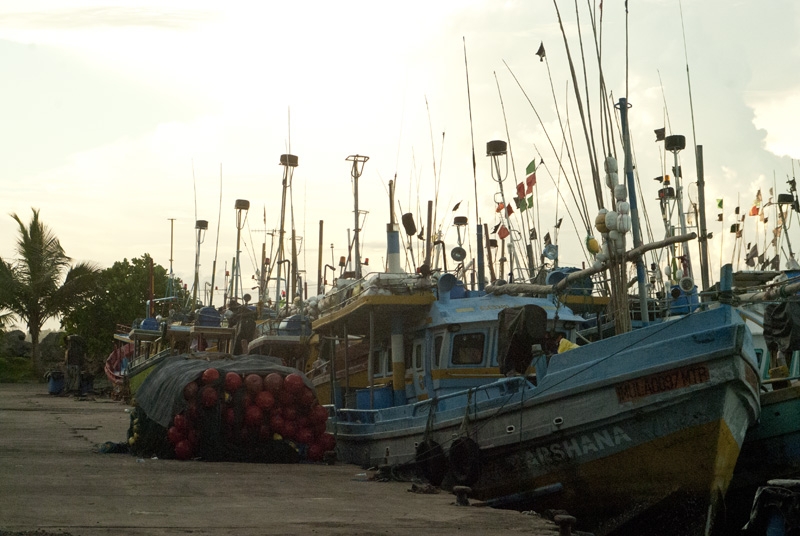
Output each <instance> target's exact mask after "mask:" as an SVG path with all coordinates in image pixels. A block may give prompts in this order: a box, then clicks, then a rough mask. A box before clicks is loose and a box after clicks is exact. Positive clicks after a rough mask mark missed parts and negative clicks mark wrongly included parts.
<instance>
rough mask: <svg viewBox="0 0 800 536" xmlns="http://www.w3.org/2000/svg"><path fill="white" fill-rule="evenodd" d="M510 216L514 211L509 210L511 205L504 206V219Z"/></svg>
mask: <svg viewBox="0 0 800 536" xmlns="http://www.w3.org/2000/svg"><path fill="white" fill-rule="evenodd" d="M512 214H514V209H513V208H511V205H506V217H509V216H511V215H512Z"/></svg>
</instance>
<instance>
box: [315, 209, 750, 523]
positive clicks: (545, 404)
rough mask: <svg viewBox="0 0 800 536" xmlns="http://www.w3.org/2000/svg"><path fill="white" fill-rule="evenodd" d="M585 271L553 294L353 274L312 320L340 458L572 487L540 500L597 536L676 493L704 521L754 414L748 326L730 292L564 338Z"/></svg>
mask: <svg viewBox="0 0 800 536" xmlns="http://www.w3.org/2000/svg"><path fill="white" fill-rule="evenodd" d="M388 228H389V229H390V231H389V235H388V243H389V246H388V257H389V258H390V259H391V258H392V257H393V250H394V247H393V246H392V244H394V243H396V239H395V237H393V236H392V233H393V232H396V229H397V226H396V224H390V225H389V226H388ZM395 268H396V267H395ZM591 273H593V272H592V269H589V270H586V271H584V273H581V272H575V273H571V274H569V275H568V276H567V277H565V278H563V279H562V280H561V281H560V282H559V283H558V284H556V285H550V286H546V285H544V286H543V285H539V286H538V287H542V286H543V287H545V290H549V294H547V293H545V296H544V297H542V296H539V297H533V296H524V295H521V294H522V291H523V289H524V288H525V287H526V285H525V284H505V285H504V284H498V285H494V286H493V287H489V288H487V289H486V290H479V289H478V290H476V289H470V288H467V287H466V286H465V285H464V283H463V282H462V281H459V280H458V279H456V278H455V276H454V275H453V274H448V273H439V274H422V273H417V274H405V273H402V271H399V270H391V269H390V272H389V273H386V274H379V275H372V276H367V277H366V278H363V279H360V280H353V281H347V282H344V283H342V284H341V285H340V288H339V290H338V292H336V293H333V294H332V295H331V296H329V297H328V300H327V302H325V303H323V304H322V305H321V308H320V317H319V319H317V320H315V321H314V323H313V329H314V331H315V332H316V333H317V334H319V336H320V337H321V338H322V339H324V340H326V341H328V345H327V349H326V350H323V351H322V352H321V353H320V362H319V363H317V366H316V367H315V368H314V369H313V370H312V371H311V372H310V373H309V376H310V378H311V379H312V381H313V382H314V384H315V386H316V388H317V391H318V393H320V399H322V400H325V399H326V396H325V395H324V394H321V393H324V392H325V388H326V387H327V389H328V390H327V396H328V397H329V398H330V400H331V411H332V413H333V415H332V418H331V419H330V420H329V429H330V431H331V432H333V433H334V434H335V435H336V439H337V452H338V454H339V456H340V457H341V458H342V459H343V460H345V461H347V462H351V463H356V464H359V465H361V466H364V467H370V466H379V465H387V466H394V467H406V468H408V467H415V468H417V469H420V470H421V471H422V473H423V474H424V475H425V476H426V477H428V478H429V479H430V480H431V481H432V482H433V483H435V484H437V485H438V484H444V485H448V484H449V485H450V486H452V485H454V484H459V485H465V486H468V487H469V488H470V497H472V498H474V499H478V500H482V501H489V502H490V503H491V502H495V503H496V502H498V501H499V503H506V504H507V503H511V502H517V503H524V502H525V500H527V499H530V498H531V497H532V496H535V495H539V494H540V492H541V490H560V491H559V492H558V493H554V494H552V495H549V496H538V497H537V499H536V504H537V508H543V507H547V505H550V506H552V507H557V508H561V509H567V510H568V511H569V512H570V513H572V514H574V515H577V516H579V519H580V520H582V521H581V523H582V526H583V527H586V528H587V529H591V530H593V531H595V532H596V533H597V534H607V533H609V532H610V531H611V530H614V529H619V528H620V527H622V526H630V523H632V522H633V520H641V519H644V518H646V517H645V516H644V515H643V513H644V512H649V513H651V514H652V515H655V512H658V511H660V510H662V509H666V510H667V511H669V512H671V513H673V514H674V512H676V511H678V510H673V509H670V507H671V506H674V502H676V501H678V502H681V503H682V504H691V505H693V507H692V509H691V510H692V511H691V512H690V513H688V509H687V508H681V509H680V511H682V512H684V514H686V515H684V516H680V522H681V523H682V524H681V525H680V530H679V532H680V533H682V534H702V533H704V532H705V531H706V529H707V528H708V527H710V526H711V520H713V517H714V513H715V512H716V507H717V504H718V501H719V499H720V498H721V497H722V496H723V495H724V493H725V491H726V490H727V487H728V484H729V482H730V479H731V475H732V473H733V468H734V465H735V463H736V459H737V456H738V454H739V451H740V449H741V445H742V442H743V440H744V435H745V431H746V430H747V428H748V427H749V426H750V425H751V424H752V423H753V422H755V420H756V419H757V418H758V414H759V401H758V388H759V382H758V376H757V366H756V356H755V351H754V348H753V343H752V338H751V335H750V332H749V331H748V329H747V328H746V326H745V324H744V321H743V320H742V319H741V318H740V316H739V315H738V314H736V312H735V311H734V309H733V308H732V307H729V306H725V307H720V308H717V309H715V310H710V311H703V312H692V313H691V314H686V315H683V316H681V317H680V318H676V319H674V320H672V321H667V322H661V323H657V324H652V325H649V326H646V327H642V328H640V329H637V330H634V331H630V332H627V333H623V334H620V335H616V336H614V337H611V338H608V339H604V340H602V341H598V342H593V343H591V344H587V345H584V346H581V347H578V348H573V349H571V350H569V351H566V352H563V353H556V350H555V348H554V346H553V341H554V340H556V339H557V335H562V336H563V337H565V338H566V339H568V340H572V341H573V342H574V340H575V339H574V338H575V333H576V330H577V328H578V327H580V326H581V324H582V323H583V322H584V321H585V318H583V317H581V316H578V315H575V314H574V313H573V312H572V311H571V310H570V309H569V308H567V307H566V306H564V305H562V304H561V303H560V302H559V300H558V296H559V294H560V292H559V291H560V290H561V289H563V288H564V287H565V286H566V285H568V284H569V282H570V281H574V280H576V279H581V278H583V277H586V276H587V275H590V274H591ZM527 286H529V287H537V286H536V285H527ZM538 290H541V288H540V289H538ZM487 291H488V292H487ZM651 519H652V518H651Z"/></svg>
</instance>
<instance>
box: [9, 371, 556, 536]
mask: <svg viewBox="0 0 800 536" xmlns="http://www.w3.org/2000/svg"><path fill="white" fill-rule="evenodd" d="M130 409H131V408H130V406H127V405H126V404H124V403H122V402H117V401H112V400H110V399H109V398H104V397H99V396H97V397H92V396H89V397H85V398H83V399H79V398H74V397H58V396H52V395H50V394H48V392H47V385H45V384H0V535H12V534H26V533H35V534H37V535H40V536H44V535H47V534H60V535H61V536H67V535H71V536H111V535H114V536H118V535H121V534H125V535H156V536H157V535H178V534H180V535H184V536H185V535H186V534H191V535H192V536H204V535H236V536H250V535H253V536H255V535H266V534H287V535H290V534H303V535H308V534H347V535H349V536H358V535H368V534H370V535H371V534H384V535H404V536H405V535H408V534H436V535H447V534H458V535H462V536H470V535H475V536H478V535H480V536H485V535H487V534H526V535H533V536H544V535H553V534H556V533H557V532H558V529H557V528H556V526H555V525H554V524H553V523H552V522H550V521H547V520H545V519H542V518H541V517H538V516H535V515H529V514H527V513H520V512H515V511H510V510H499V509H492V508H485V507H483V508H481V507H477V506H474V505H471V506H457V505H456V504H455V497H454V496H453V495H452V494H449V493H447V492H444V491H442V492H440V493H433V494H428V493H413V492H410V490H411V488H412V484H411V483H410V482H395V481H392V482H380V481H377V480H373V479H371V478H370V477H371V475H372V473H370V472H367V471H364V470H363V469H361V468H360V467H357V466H355V465H349V464H344V463H336V464H334V465H324V464H305V463H304V464H287V465H283V464H244V463H209V462H202V461H183V462H182V461H176V460H160V459H150V458H147V459H141V458H139V459H137V458H136V457H134V456H131V455H130V454H100V453H98V452H97V446H98V445H100V444H103V443H105V442H107V441H111V442H115V443H117V442H123V441H125V438H126V431H127V429H128V425H129V413H128V411H130Z"/></svg>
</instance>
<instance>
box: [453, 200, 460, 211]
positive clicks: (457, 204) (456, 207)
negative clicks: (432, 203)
mask: <svg viewBox="0 0 800 536" xmlns="http://www.w3.org/2000/svg"><path fill="white" fill-rule="evenodd" d="M460 206H461V201H459V202H458V203H456V206H454V207H453V212H455V211H456V210H458V207H460Z"/></svg>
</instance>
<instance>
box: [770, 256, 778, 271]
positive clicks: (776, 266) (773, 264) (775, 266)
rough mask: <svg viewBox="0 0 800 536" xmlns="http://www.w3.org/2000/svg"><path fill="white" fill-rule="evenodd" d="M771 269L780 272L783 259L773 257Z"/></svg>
mask: <svg viewBox="0 0 800 536" xmlns="http://www.w3.org/2000/svg"><path fill="white" fill-rule="evenodd" d="M769 267H770V269H772V270H780V268H781V258H780V257H778V256H777V255H775V256H774V257H772V261H770V266H769Z"/></svg>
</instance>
